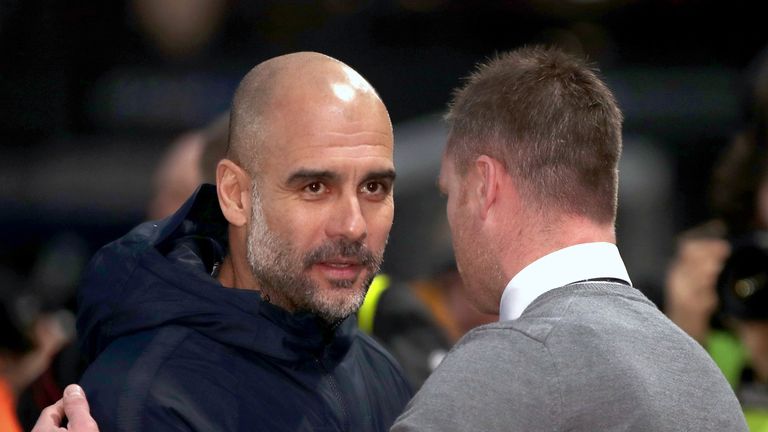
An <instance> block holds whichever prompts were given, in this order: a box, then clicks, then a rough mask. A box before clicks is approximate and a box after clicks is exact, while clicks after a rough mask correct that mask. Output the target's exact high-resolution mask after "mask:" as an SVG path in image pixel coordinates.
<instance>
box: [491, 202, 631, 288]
mask: <svg viewBox="0 0 768 432" xmlns="http://www.w3.org/2000/svg"><path fill="white" fill-rule="evenodd" d="M532 220H533V219H532ZM538 220H539V221H543V220H545V219H543V218H539V219H538ZM530 228H531V229H528V230H521V231H524V232H526V234H528V235H527V236H526V238H520V236H518V238H510V239H508V240H507V243H508V245H507V246H506V247H504V249H503V252H502V253H503V260H502V270H503V272H504V275H505V276H506V278H507V280H511V279H512V278H513V277H514V276H515V275H516V274H517V273H519V272H520V271H521V270H522V269H524V268H525V267H526V266H528V265H529V264H531V263H532V262H534V261H536V260H537V259H539V258H541V257H543V256H545V255H548V254H550V253H552V252H555V251H557V250H560V249H564V248H566V247H569V246H574V245H577V244H583V243H593V242H607V243H614V244H615V243H616V233H615V230H614V227H613V224H612V223H610V224H598V223H595V222H594V221H592V220H589V219H587V218H583V217H577V216H566V217H561V218H560V219H559V220H558V222H557V223H554V224H553V223H548V224H536V225H535V226H532V227H530ZM520 245H525V247H520Z"/></svg>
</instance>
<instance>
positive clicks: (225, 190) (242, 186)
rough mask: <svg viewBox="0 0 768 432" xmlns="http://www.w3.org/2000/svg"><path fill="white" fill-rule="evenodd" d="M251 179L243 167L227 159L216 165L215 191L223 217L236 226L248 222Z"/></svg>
mask: <svg viewBox="0 0 768 432" xmlns="http://www.w3.org/2000/svg"><path fill="white" fill-rule="evenodd" d="M250 184H251V179H250V176H249V175H248V173H247V172H245V170H244V169H242V168H240V167H239V166H238V165H237V164H236V163H234V162H232V161H231V160H229V159H222V160H221V161H219V163H218V165H216V192H217V194H218V196H219V206H220V207H221V212H222V213H224V217H225V218H226V219H227V221H228V222H229V223H230V225H234V226H236V227H242V226H243V225H245V224H246V222H248V217H249V212H250V208H251V194H250Z"/></svg>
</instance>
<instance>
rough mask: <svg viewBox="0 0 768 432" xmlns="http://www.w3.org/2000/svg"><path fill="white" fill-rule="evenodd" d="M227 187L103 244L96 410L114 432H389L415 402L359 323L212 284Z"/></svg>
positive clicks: (92, 378) (205, 190) (87, 285)
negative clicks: (332, 322) (221, 196)
mask: <svg viewBox="0 0 768 432" xmlns="http://www.w3.org/2000/svg"><path fill="white" fill-rule="evenodd" d="M226 227H227V223H226V220H224V218H223V216H222V214H221V211H220V209H219V206H218V202H217V199H216V191H215V188H213V187H212V186H209V185H204V186H203V187H202V188H201V189H200V190H199V191H198V192H197V193H196V194H195V195H194V196H193V197H192V198H190V200H189V201H188V202H187V203H186V204H185V205H184V206H183V207H182V208H181V209H180V210H179V211H178V212H177V213H176V214H175V215H173V216H172V217H170V218H169V219H166V220H164V221H160V222H147V223H145V224H142V225H139V226H138V227H136V228H135V229H134V230H132V231H131V232H130V233H128V234H127V235H126V236H124V237H123V238H121V239H119V240H117V241H115V242H113V243H111V244H109V245H107V246H105V247H104V248H102V249H101V250H100V251H99V252H98V253H97V254H96V256H95V257H94V258H93V260H92V261H91V263H90V265H89V268H88V269H87V271H86V274H85V277H84V281H83V284H82V286H81V289H80V292H79V299H78V300H79V313H78V321H77V326H78V334H79V337H80V340H81V343H82V349H83V351H84V353H85V354H86V356H88V357H89V359H90V360H91V361H92V363H91V365H90V366H89V368H88V370H87V371H86V373H85V374H84V376H83V378H82V381H81V384H82V385H83V386H84V388H85V390H86V393H87V394H88V398H89V401H90V403H91V411H92V414H93V416H94V418H95V419H96V420H97V422H98V423H99V426H100V428H101V430H102V431H103V432H109V431H166V430H195V431H386V430H388V428H389V427H390V426H391V424H392V423H393V422H394V420H395V418H396V417H397V415H398V414H399V413H400V412H401V411H402V409H403V408H404V406H405V404H406V403H407V401H408V399H409V398H410V396H411V390H410V388H409V386H408V384H407V383H406V381H405V380H404V378H403V376H402V373H401V371H400V368H399V366H397V364H396V363H395V361H394V360H393V359H392V357H391V356H390V355H389V354H388V353H387V352H386V351H385V350H384V349H383V348H381V347H380V346H379V345H378V344H377V343H376V342H374V341H373V340H372V339H370V338H369V337H367V336H365V335H363V334H362V333H361V332H360V331H359V330H358V329H357V325H356V318H355V317H354V316H353V317H349V318H347V319H345V320H343V321H342V322H341V323H339V324H338V325H336V326H333V327H330V326H328V325H326V324H325V323H323V322H322V321H321V320H319V319H318V318H317V317H316V316H314V315H312V314H309V313H299V314H290V313H288V312H286V311H284V310H282V309H280V308H278V307H276V306H273V305H271V304H269V303H267V302H265V301H264V300H262V298H261V296H260V295H259V293H258V292H256V291H252V290H242V289H235V288H226V287H223V286H222V285H221V284H219V283H218V282H217V281H216V279H214V278H213V277H212V276H211V274H215V273H216V268H217V266H218V265H219V263H221V261H222V259H223V257H224V255H225V253H226V250H227V244H226V235H227V234H226Z"/></svg>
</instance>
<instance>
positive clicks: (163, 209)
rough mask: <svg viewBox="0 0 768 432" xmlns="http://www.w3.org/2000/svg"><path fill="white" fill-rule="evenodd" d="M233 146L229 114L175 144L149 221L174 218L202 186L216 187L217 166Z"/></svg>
mask: <svg viewBox="0 0 768 432" xmlns="http://www.w3.org/2000/svg"><path fill="white" fill-rule="evenodd" d="M228 142H229V112H226V113H224V114H221V115H219V116H218V117H217V118H216V119H215V120H214V121H213V122H211V123H210V124H208V125H207V126H206V127H205V129H203V130H200V131H192V132H189V133H186V134H184V135H182V136H180V137H179V138H178V139H177V140H176V141H174V142H173V143H171V146H170V148H169V149H168V151H167V152H166V154H165V155H164V157H163V159H162V160H161V161H160V164H159V165H158V168H157V170H156V172H155V176H154V179H153V181H152V183H153V187H154V193H153V195H152V199H151V201H150V203H149V206H148V209H147V219H149V220H159V219H163V218H165V217H167V216H170V215H172V214H173V213H175V212H176V210H178V209H179V207H181V205H182V204H184V202H185V201H186V200H187V199H188V198H189V196H190V195H192V192H194V191H195V189H197V188H198V186H200V184H202V183H216V178H215V176H216V164H217V163H218V162H219V160H221V159H222V158H223V157H224V153H226V151H227V143H228Z"/></svg>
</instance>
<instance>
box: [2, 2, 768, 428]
mask: <svg viewBox="0 0 768 432" xmlns="http://www.w3.org/2000/svg"><path fill="white" fill-rule="evenodd" d="M755 3H758V2H747V1H731V2H722V1H696V0H649V1H641V0H507V1H502V0H487V1H460V0H321V1H288V0H267V1H246V0H121V1H118V0H114V1H85V0H69V1H66V2H63V1H58V0H0V274H2V275H4V276H3V281H4V282H3V284H4V285H8V286H9V289H8V290H7V291H8V292H12V294H8V295H6V298H11V299H12V301H11V300H9V301H8V304H10V305H11V306H9V308H10V309H9V310H11V309H13V311H15V312H13V313H12V314H10V313H9V315H8V316H9V317H11V316H13V317H16V316H18V317H17V318H18V320H17V321H19V320H21V321H24V322H26V323H29V322H33V321H35V320H36V318H35V317H37V316H39V314H41V313H44V312H45V311H49V312H51V313H49V314H48V315H45V316H47V317H49V318H50V317H54V318H56V319H57V321H58V322H59V324H60V326H59V327H61V328H63V329H64V330H65V331H64V332H63V334H61V333H62V332H60V330H61V328H60V329H59V330H56V331H58V332H59V333H57V334H58V335H59V336H57V337H58V339H56V341H57V342H56V345H55V348H49V350H50V351H58V350H59V349H60V347H61V345H62V344H65V343H66V341H67V340H69V338H71V317H70V318H66V317H62V316H61V314H60V313H59V312H60V311H61V310H62V309H64V310H66V309H69V310H71V309H72V308H74V304H73V303H74V301H73V293H74V289H75V287H76V286H77V283H78V279H79V275H80V271H81V269H82V267H83V266H84V265H85V264H86V263H87V261H88V259H89V258H90V256H91V255H92V254H93V253H94V252H95V250H96V249H97V248H98V247H100V246H102V245H103V244H105V243H106V242H108V241H111V240H113V239H115V238H117V237H119V236H121V235H123V234H124V233H126V232H127V231H128V230H129V229H130V228H131V227H133V226H134V225H136V224H138V223H140V222H142V221H143V220H145V219H146V218H147V217H148V215H150V214H156V213H154V210H153V209H155V208H154V207H153V204H151V201H152V199H153V196H156V195H157V194H158V193H159V192H157V187H156V186H157V184H158V182H160V183H162V182H163V180H162V179H163V178H164V177H163V175H161V174H159V172H160V171H162V170H161V169H160V168H161V167H162V166H164V165H163V164H167V163H168V160H169V157H170V158H171V159H173V157H176V158H177V159H178V158H182V159H183V158H184V157H183V156H180V154H182V153H183V152H182V150H180V149H182V148H187V147H190V148H191V147H195V145H196V144H190V142H191V141H195V139H198V140H199V139H200V137H201V135H199V131H201V130H203V128H205V127H206V126H208V125H209V124H211V122H213V121H214V120H216V119H218V118H220V115H221V114H222V113H223V112H225V111H226V110H227V109H228V107H229V104H230V99H231V97H232V94H233V93H234V90H235V88H236V86H237V84H238V82H239V80H240V78H241V77H242V76H243V75H244V74H245V73H246V72H247V71H248V70H249V69H250V68H251V67H253V66H254V65H256V64H257V63H259V62H261V61H263V60H265V59H267V58H270V57H273V56H277V55H281V54H285V53H289V52H294V51H304V50H312V51H319V52H322V53H325V54H328V55H331V56H333V57H335V58H338V59H339V60H342V61H344V62H345V63H347V64H349V65H350V66H352V67H353V68H355V69H356V70H357V71H359V72H360V73H361V74H362V75H363V76H365V77H366V78H367V79H368V80H369V81H370V82H371V83H372V84H373V85H374V87H376V89H377V90H378V92H379V94H380V95H381V97H382V99H383V100H384V102H385V103H386V105H387V106H388V107H389V110H390V114H391V117H392V120H393V123H394V125H395V141H396V150H395V158H396V161H395V163H396V166H397V170H398V182H397V186H396V203H397V204H396V216H395V225H394V227H393V231H392V235H391V239H390V246H389V248H388V251H387V256H386V259H385V270H386V271H387V273H389V274H390V275H392V276H394V277H396V278H398V279H402V280H414V279H418V278H423V277H427V276H431V275H435V274H436V273H438V272H440V271H441V270H442V269H444V268H445V266H446V263H450V259H451V258H450V257H451V255H450V238H449V237H448V231H447V223H446V221H445V217H444V202H443V200H442V199H441V198H440V197H439V195H438V194H437V193H436V188H435V179H436V177H437V174H438V168H439V163H440V155H441V151H442V145H443V141H444V138H445V130H444V127H443V124H442V120H441V116H442V114H443V112H444V110H445V106H446V103H447V101H448V100H449V98H450V94H451V90H452V89H453V88H454V87H456V86H458V85H460V84H461V82H462V77H464V76H466V75H467V74H468V73H469V72H470V71H471V70H472V67H473V65H474V64H475V63H476V62H478V61H481V60H483V59H486V58H488V57H490V56H493V55H494V53H497V52H500V51H504V50H508V49H513V48H516V47H519V46H521V45H525V44H532V43H546V44H551V45H558V46H561V47H563V48H565V49H567V50H569V51H571V52H574V53H577V54H581V55H584V56H587V57H588V58H589V59H590V60H591V61H592V62H594V63H595V65H596V66H598V67H599V68H600V69H601V71H602V75H603V76H604V78H605V79H606V81H607V82H608V84H609V85H610V87H611V88H612V89H613V90H614V92H615V94H616V96H617V98H618V100H619V104H620V106H621V108H622V109H623V111H624V115H625V119H626V120H625V128H624V132H625V137H624V142H625V151H624V156H623V159H622V163H621V184H620V200H619V209H620V211H619V219H618V224H617V232H618V242H619V247H620V249H621V250H622V254H623V256H624V258H625V261H626V262H627V266H628V269H629V273H630V276H631V277H632V279H633V281H634V283H635V285H636V286H637V287H638V288H640V289H641V290H643V291H644V292H646V294H648V295H649V297H651V298H652V299H653V300H654V301H656V302H659V303H661V302H662V299H663V297H664V296H663V294H662V290H663V286H664V283H665V281H664V278H665V272H666V268H667V264H668V262H669V260H670V258H671V257H672V256H673V254H674V253H675V247H676V246H675V235H676V233H678V232H680V231H681V230H684V229H687V228H689V227H692V226H695V225H698V224H700V223H701V222H704V221H706V220H709V219H711V218H712V217H713V213H712V209H711V207H710V206H709V204H708V202H709V200H708V196H709V185H710V179H711V173H712V169H713V166H714V164H715V161H716V160H717V159H718V158H719V157H720V156H721V154H722V153H723V152H724V150H725V149H726V147H727V145H728V143H729V142H730V141H731V138H732V137H733V136H734V134H735V133H736V132H737V131H739V130H741V129H743V128H744V125H745V124H746V123H747V122H749V121H750V118H749V117H750V114H749V112H750V107H749V104H750V103H751V102H750V99H751V96H750V94H751V93H752V90H751V89H752V88H753V87H755V80H756V76H757V75H758V72H757V70H758V65H759V64H760V63H761V62H762V61H764V60H765V59H764V57H766V55H765V54H764V50H765V49H766V47H767V44H768V26H767V25H766V22H765V20H766V18H765V15H764V14H761V13H758V10H757V9H758V7H757V6H755ZM195 131H197V132H195ZM190 133H191V135H190ZM195 133H197V134H198V135H195ZM185 143H186V144H185ZM169 151H171V153H170V154H172V155H176V156H168V154H169V153H168V152H169ZM204 177H205V176H203V178H204ZM190 181H192V182H193V183H196V181H197V180H196V179H192V180H190ZM169 193H170V192H169ZM187 193H188V192H187V191H186V189H184V192H182V196H186V194H187ZM6 282H7V283H6ZM13 292H16V293H23V294H30V295H31V296H32V297H33V298H34V299H35V300H34V302H32V303H34V305H33V306H34V307H32V306H30V304H32V303H30V301H28V300H25V298H26V297H24V296H23V295H16V294H13ZM19 305H26V306H24V307H21V306H19ZM55 311H58V312H55ZM54 312H55V313H54ZM36 314H37V315H36ZM14 319H16V318H14ZM38 321H39V320H38ZM14 325H15V326H16V327H23V325H21V324H18V323H17V324H14ZM27 327H28V325H27ZM67 329H70V330H69V332H70V333H67ZM40 331H43V330H40ZM51 331H53V330H51ZM49 333H50V332H49ZM67 334H69V336H68V335H67ZM64 352H66V351H64ZM76 361H77V360H71V361H70V365H69V366H68V367H67V368H62V370H64V369H67V370H71V369H75V368H73V367H72V365H71V363H72V362H76ZM54 366H55V365H54ZM47 373H51V372H50V370H49V372H47ZM36 374H37V375H35V374H34V373H33V374H31V375H35V376H38V375H39V371H38V372H36ZM62 374H63V372H62V373H59V374H58V375H57V376H56V380H58V381H63V382H65V383H66V382H72V381H74V380H76V376H62ZM31 375H30V376H31ZM42 380H43V384H39V381H38V386H37V387H36V388H37V390H36V391H37V392H38V393H36V394H33V395H32V396H30V397H32V398H36V400H37V401H38V404H37V405H38V406H41V403H42V402H44V401H45V400H50V399H51V397H54V396H55V395H54V396H52V395H47V399H46V394H45V392H46V384H45V375H43V377H42ZM49 381H51V382H53V379H49ZM19 385H21V384H19ZM48 388H49V390H50V388H51V386H48ZM49 392H53V393H55V391H53V390H50V391H49ZM53 400H55V398H54V399H53ZM34 415H35V413H34V412H33V413H31V416H32V417H34Z"/></svg>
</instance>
